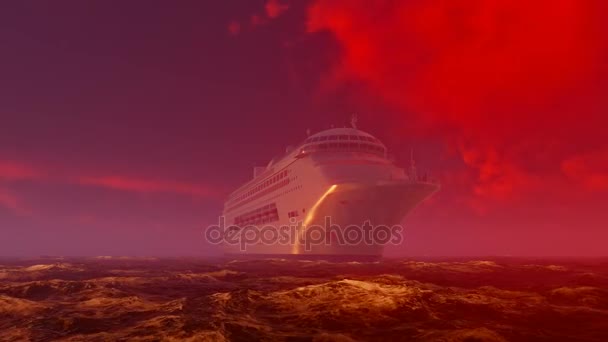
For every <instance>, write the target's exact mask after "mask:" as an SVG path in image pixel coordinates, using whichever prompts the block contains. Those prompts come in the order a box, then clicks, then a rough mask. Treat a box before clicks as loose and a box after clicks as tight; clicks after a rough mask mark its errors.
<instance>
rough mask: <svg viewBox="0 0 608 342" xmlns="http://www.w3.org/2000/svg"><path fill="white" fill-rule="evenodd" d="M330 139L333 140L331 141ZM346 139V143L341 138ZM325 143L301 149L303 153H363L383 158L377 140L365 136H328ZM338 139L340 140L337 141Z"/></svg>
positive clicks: (312, 144)
mask: <svg viewBox="0 0 608 342" xmlns="http://www.w3.org/2000/svg"><path fill="white" fill-rule="evenodd" d="M332 137H334V139H333V140H332ZM344 137H346V138H347V139H346V141H345V140H343V138H344ZM328 138H329V139H328V141H327V142H322V143H312V142H311V143H309V144H306V145H304V147H303V148H302V151H303V152H309V153H310V152H315V151H345V152H365V153H371V154H377V155H381V156H384V155H385V153H386V150H385V148H384V146H382V145H380V144H379V142H378V140H376V139H374V138H372V137H367V136H362V135H361V136H355V135H350V136H349V135H340V136H335V135H334V136H331V135H330V136H329V137H328ZM338 138H340V139H338Z"/></svg>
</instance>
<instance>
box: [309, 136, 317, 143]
mask: <svg viewBox="0 0 608 342" xmlns="http://www.w3.org/2000/svg"><path fill="white" fill-rule="evenodd" d="M315 141H319V137H314V138H312V140H311V141H310V142H315Z"/></svg>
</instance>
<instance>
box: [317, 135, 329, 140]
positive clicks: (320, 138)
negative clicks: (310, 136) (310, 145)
mask: <svg viewBox="0 0 608 342" xmlns="http://www.w3.org/2000/svg"><path fill="white" fill-rule="evenodd" d="M325 140H327V136H326V135H324V136H322V137H319V141H325Z"/></svg>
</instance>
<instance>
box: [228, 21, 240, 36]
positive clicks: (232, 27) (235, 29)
mask: <svg viewBox="0 0 608 342" xmlns="http://www.w3.org/2000/svg"><path fill="white" fill-rule="evenodd" d="M228 33H230V34H231V35H233V36H236V35H238V34H239V33H241V24H239V22H238V21H235V20H233V21H231V22H230V23H228Z"/></svg>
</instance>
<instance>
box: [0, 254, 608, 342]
mask: <svg viewBox="0 0 608 342" xmlns="http://www.w3.org/2000/svg"><path fill="white" fill-rule="evenodd" d="M28 340H29V341H608V260H600V259H594V260H592V259H567V260H566V259H564V260H559V259H515V258H498V259H487V258H485V259H483V260H479V259H429V260H423V259H414V260H412V259H407V260H406V259H403V260H397V259H393V260H382V261H377V262H346V261H341V262H331V261H324V260H315V261H304V260H284V259H265V260H231V259H156V258H37V259H0V341H28Z"/></svg>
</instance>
